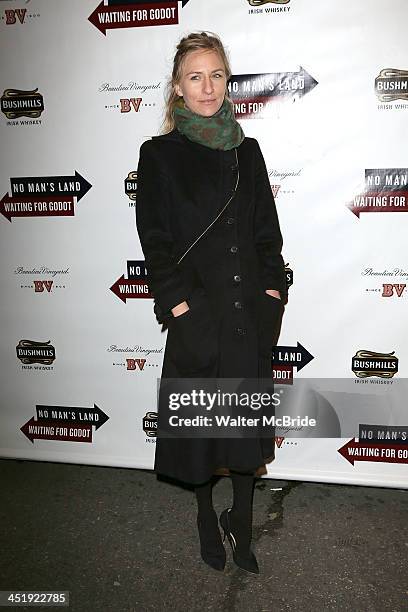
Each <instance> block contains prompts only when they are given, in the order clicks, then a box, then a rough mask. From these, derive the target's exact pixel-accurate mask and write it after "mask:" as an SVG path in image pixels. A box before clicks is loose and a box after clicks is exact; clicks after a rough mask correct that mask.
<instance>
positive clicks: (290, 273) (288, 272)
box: [285, 263, 293, 289]
mask: <svg viewBox="0 0 408 612" xmlns="http://www.w3.org/2000/svg"><path fill="white" fill-rule="evenodd" d="M285 273H286V287H287V288H288V289H289V287H291V286H292V285H293V270H292V269H291V268H289V264H288V263H287V264H285Z"/></svg>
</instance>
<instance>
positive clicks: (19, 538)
mask: <svg viewBox="0 0 408 612" xmlns="http://www.w3.org/2000/svg"><path fill="white" fill-rule="evenodd" d="M0 483H1V504H0V519H1V525H2V529H1V535H0V546H1V548H0V550H1V556H0V564H1V570H0V590H8V589H18V590H42V589H48V590H50V589H52V590H59V589H61V590H64V591H70V606H69V608H55V607H52V608H48V609H50V610H51V609H52V610H54V609H55V610H57V609H61V610H63V609H69V610H70V611H71V612H110V611H112V612H133V611H135V612H136V611H137V612H146V611H148V610H152V611H156V610H157V611H160V612H161V611H162V610H171V611H172V612H178V611H179V610H180V611H183V612H184V611H185V610H189V611H190V610H192V611H200V612H201V611H205V610H211V611H213V610H214V611H215V610H216V611H217V612H218V611H221V612H223V611H225V612H229V611H231V612H232V611H234V612H235V611H237V612H241V611H245V612H248V611H250V612H262V611H265V612H280V611H284V610H291V611H294V612H297V611H298V610H299V611H302V612H304V611H306V612H307V611H309V610H310V611H312V610H313V611H318V612H320V611H326V610H342V611H343V610H344V611H349V610H350V611H352V612H365V611H367V612H368V611H369V612H377V611H378V612H383V611H384V610H390V611H395V612H397V611H398V612H400V611H402V610H408V563H407V559H408V528H407V525H408V491H406V490H395V489H381V488H371V487H370V488H369V487H355V486H345V485H332V484H331V485H330V484H315V483H302V482H278V481H275V480H269V479H268V480H265V479H264V480H257V484H256V489H255V496H254V546H253V548H254V550H255V552H256V555H257V558H258V562H259V565H260V569H261V574H260V575H259V576H255V575H252V574H248V573H246V572H244V571H242V570H240V569H239V568H237V567H236V566H235V565H234V564H233V562H232V559H231V553H230V550H229V549H227V555H228V560H227V566H226V568H225V570H224V572H223V573H219V572H216V571H215V570H212V569H211V568H209V567H208V566H207V565H205V564H204V562H203V561H202V560H201V557H200V554H199V546H198V537H197V534H196V527H195V517H196V513H195V499H194V496H193V494H192V492H191V491H190V490H189V489H187V488H186V489H183V488H180V487H178V486H175V485H174V484H171V483H169V482H166V481H163V480H158V479H157V477H156V475H155V474H153V473H152V472H148V471H143V470H136V469H134V470H132V469H122V468H111V467H95V466H86V465H72V464H62V463H46V462H36V461H16V460H9V459H0ZM279 487H281V490H276V491H274V490H273V489H274V488H278V489H279ZM230 497H231V483H230V481H229V478H226V477H223V478H220V480H219V481H218V483H217V485H216V486H215V489H214V503H215V506H216V509H217V511H218V512H221V511H222V510H223V509H224V508H225V507H227V506H229V505H230ZM5 609H7V608H5ZM8 609H11V608H8ZM13 609H14V608H13ZM15 609H16V610H30V609H33V608H28V607H27V608H26V607H24V608H23V607H16V608H15ZM42 609H43V608H42Z"/></svg>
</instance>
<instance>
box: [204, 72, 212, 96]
mask: <svg viewBox="0 0 408 612" xmlns="http://www.w3.org/2000/svg"><path fill="white" fill-rule="evenodd" d="M203 90H204V92H205V93H206V94H210V93H212V92H213V91H214V84H213V82H212V80H211V77H209V76H208V77H204V80H203Z"/></svg>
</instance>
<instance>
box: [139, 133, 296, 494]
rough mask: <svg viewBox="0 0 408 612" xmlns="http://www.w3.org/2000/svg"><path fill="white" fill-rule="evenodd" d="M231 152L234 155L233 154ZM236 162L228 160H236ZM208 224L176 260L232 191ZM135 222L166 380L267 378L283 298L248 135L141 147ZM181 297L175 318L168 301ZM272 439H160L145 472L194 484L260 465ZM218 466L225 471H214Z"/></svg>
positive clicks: (270, 211) (265, 189)
mask: <svg viewBox="0 0 408 612" xmlns="http://www.w3.org/2000/svg"><path fill="white" fill-rule="evenodd" d="M235 151H236V152H237V157H236V153H235ZM237 160H238V167H237V163H236V161H237ZM238 172H239V184H238V188H237V190H236V193H235V195H234V197H233V198H232V200H231V202H230V203H229V205H228V206H227V208H226V210H225V211H224V212H223V213H222V215H221V216H220V218H219V219H218V220H217V221H216V222H215V223H214V224H213V225H212V227H211V229H210V230H209V231H208V232H207V233H206V234H205V236H203V237H202V238H201V240H199V241H198V242H197V244H196V245H195V246H194V247H193V248H192V249H191V250H190V251H189V252H188V254H187V255H186V256H185V257H184V259H182V261H181V262H180V264H179V265H177V261H178V259H179V258H180V257H181V256H182V254H183V253H184V252H185V251H186V249H187V248H188V247H189V246H190V245H191V243H193V242H194V240H195V239H196V238H197V237H198V236H199V235H200V234H201V233H202V232H203V230H205V228H206V227H207V226H208V225H209V224H210V223H211V221H212V220H213V219H214V218H215V217H216V216H217V213H218V212H219V211H220V210H221V209H222V208H223V206H224V205H225V203H226V202H227V201H228V200H229V198H230V197H231V195H232V194H233V193H234V186H235V185H236V181H237V173H238ZM136 222H137V229H138V232H139V237H140V241H141V245H142V249H143V252H144V255H145V261H146V268H147V272H148V282H149V286H150V289H151V291H152V293H153V295H154V298H155V302H156V306H157V307H158V308H159V310H160V311H161V312H162V313H165V314H166V313H167V315H168V316H169V323H168V336H167V342H166V349H165V354H164V362H163V370H162V384H163V380H164V379H167V378H181V377H183V378H186V377H203V378H207V377H218V378H222V377H226V378H241V377H245V378H257V377H267V378H271V376H272V372H271V357H270V355H271V350H272V347H273V346H274V344H275V343H276V341H277V333H278V330H279V327H280V321H281V317H282V312H283V304H282V302H281V301H280V300H278V299H277V298H274V297H272V296H269V295H268V294H266V293H265V289H277V290H279V291H280V292H281V295H282V297H283V300H285V297H286V280H285V271H284V263H283V259H282V256H281V248H282V237H281V232H280V228H279V221H278V217H277V213H276V208H275V203H274V199H273V195H272V191H271V187H270V184H269V178H268V175H267V170H266V167H265V162H264V159H263V156H262V153H261V150H260V148H259V145H258V142H257V141H256V140H255V139H253V138H245V139H244V141H243V142H242V143H241V145H240V146H239V147H238V148H237V149H234V150H231V151H219V150H213V149H210V148H208V147H205V146H203V145H200V144H198V143H194V142H191V141H190V140H188V139H187V138H186V137H185V136H183V135H182V134H180V133H179V132H178V130H177V129H175V130H173V131H172V132H170V133H169V134H166V135H163V136H158V137H154V138H153V139H152V140H149V141H147V142H145V143H143V145H142V146H141V149H140V159H139V166H138V190H137V206H136ZM184 300H186V301H187V302H188V303H189V306H190V310H189V311H188V312H186V313H184V314H183V315H181V316H179V317H172V316H171V308H173V307H174V306H176V305H177V304H179V303H180V302H183V301H184ZM273 456H274V439H273V437H272V436H271V437H270V438H249V439H236V438H234V439H216V438H214V439H209V438H201V439H178V440H177V439H168V438H165V437H161V436H160V408H159V435H158V438H157V443H156V456H155V466H154V467H155V470H156V471H157V472H158V473H161V474H165V475H167V476H171V477H173V478H176V479H179V480H182V481H186V482H190V483H195V484H197V483H200V482H204V481H206V480H208V479H209V478H210V477H211V475H212V474H213V473H214V472H216V473H223V470H226V472H227V473H228V468H235V469H242V470H252V469H253V470H257V473H258V474H259V473H265V465H264V464H265V462H267V461H270V460H271V459H272V458H273ZM224 473H225V472H224Z"/></svg>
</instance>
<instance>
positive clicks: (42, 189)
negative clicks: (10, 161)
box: [0, 171, 92, 222]
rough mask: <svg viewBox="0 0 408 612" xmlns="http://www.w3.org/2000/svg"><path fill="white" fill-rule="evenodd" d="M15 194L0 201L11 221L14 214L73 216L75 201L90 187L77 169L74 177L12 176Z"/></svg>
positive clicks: (7, 217)
mask: <svg viewBox="0 0 408 612" xmlns="http://www.w3.org/2000/svg"><path fill="white" fill-rule="evenodd" d="M10 186H11V193H12V195H11V196H9V195H8V193H6V194H5V195H4V196H3V198H2V199H1V201H0V213H1V214H2V215H3V216H4V217H5V218H6V219H7V220H8V221H10V222H11V220H12V218H13V217H73V216H74V215H75V208H74V204H75V200H74V198H75V199H76V203H78V202H79V200H80V199H81V198H83V197H84V195H85V194H86V193H87V192H88V191H89V190H90V188H91V187H92V185H91V184H90V183H88V181H87V180H86V179H84V177H83V176H81V175H80V174H79V173H78V172H77V171H75V174H74V175H73V176H72V175H71V176H43V177H33V176H22V177H18V178H10Z"/></svg>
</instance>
